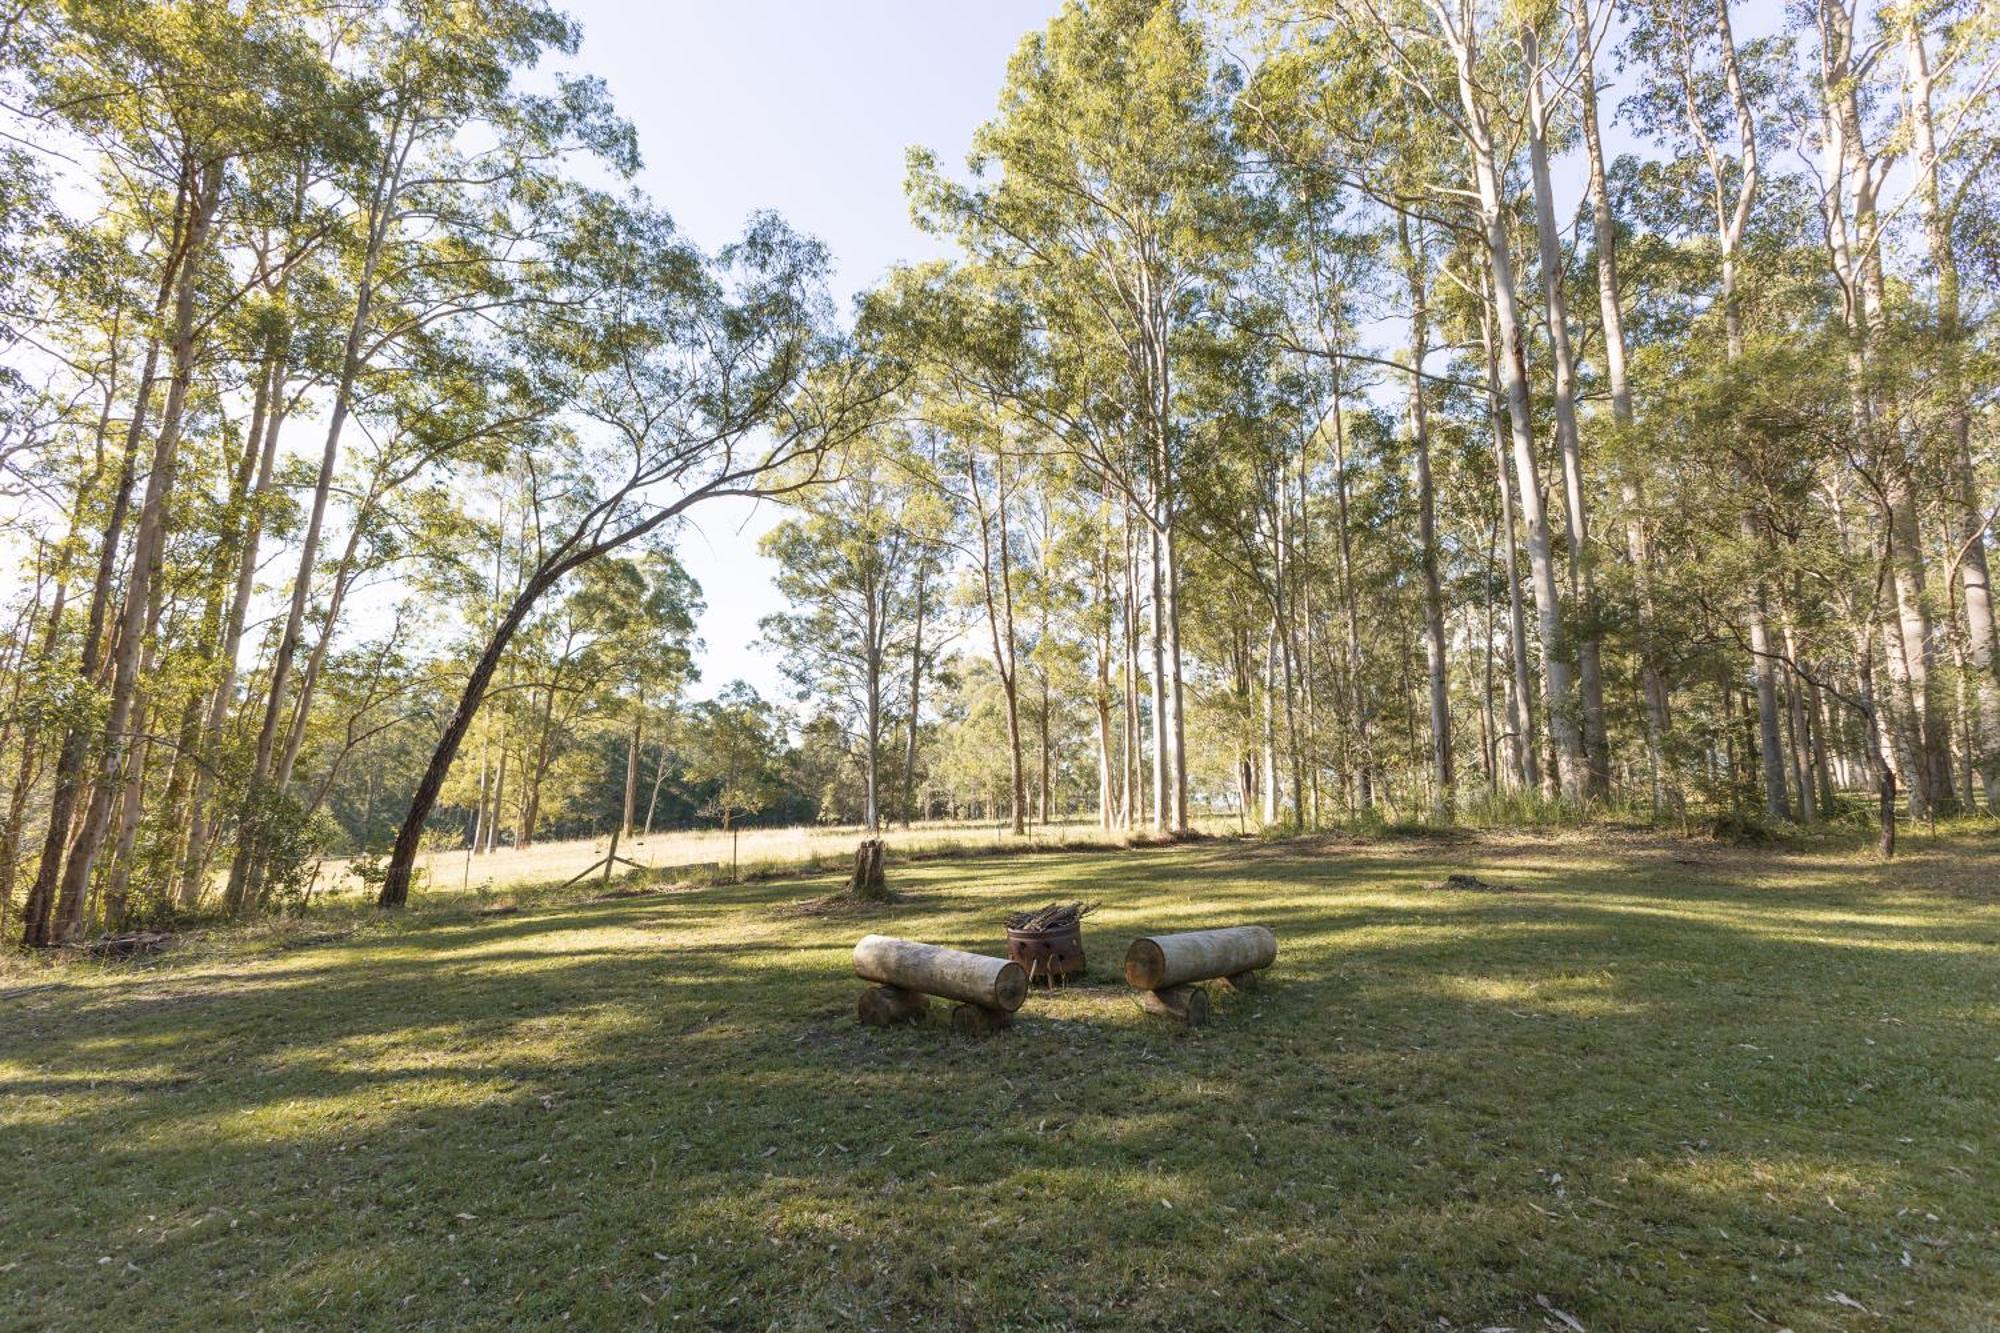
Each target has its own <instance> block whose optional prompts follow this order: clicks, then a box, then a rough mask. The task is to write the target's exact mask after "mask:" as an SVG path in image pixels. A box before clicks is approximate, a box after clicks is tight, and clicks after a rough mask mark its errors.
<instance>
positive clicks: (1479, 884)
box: [1424, 870, 1521, 893]
mask: <svg viewBox="0 0 2000 1333" xmlns="http://www.w3.org/2000/svg"><path fill="white" fill-rule="evenodd" d="M1424 887H1425V888H1427V889H1433V890H1440V891H1446V892H1453V893H1519V892H1520V891H1521V886H1520V885H1519V884H1489V883H1487V882H1486V881H1485V880H1483V879H1481V878H1479V876H1477V875H1469V874H1466V873H1465V872H1464V871H1460V870H1454V871H1452V872H1451V873H1450V874H1449V875H1446V876H1445V877H1444V878H1443V879H1435V880H1432V881H1431V882H1430V883H1428V884H1426V885H1424Z"/></svg>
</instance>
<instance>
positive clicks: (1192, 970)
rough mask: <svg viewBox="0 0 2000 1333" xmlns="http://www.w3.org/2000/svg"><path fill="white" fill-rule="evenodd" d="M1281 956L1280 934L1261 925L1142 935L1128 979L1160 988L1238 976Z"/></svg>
mask: <svg viewBox="0 0 2000 1333" xmlns="http://www.w3.org/2000/svg"><path fill="white" fill-rule="evenodd" d="M1277 959H1278V938H1277V936H1275V935H1273V934H1272V933H1271V932H1270V930H1269V929H1267V928H1266V927H1263V926H1234V927H1231V928H1230V929H1227V930H1192V931H1188V932H1186V933H1185V934H1180V935H1150V936H1141V937H1140V938H1138V939H1136V940H1133V941H1132V947H1131V948H1130V949H1129V950H1127V951H1126V954H1125V980H1126V982H1127V983H1128V984H1129V985H1130V986H1131V987H1132V988H1133V989H1134V990H1144V991H1157V990H1165V989H1167V988H1169V987H1172V986H1183V985H1186V984H1188V983H1190V982H1195V981H1213V980H1215V979H1216V978H1218V977H1230V978H1235V977H1240V976H1242V975H1243V974H1245V973H1247V972H1255V971H1258V970H1260V969H1262V968H1266V967H1269V966H1270V965H1271V964H1272V963H1274V962H1276V961H1277Z"/></svg>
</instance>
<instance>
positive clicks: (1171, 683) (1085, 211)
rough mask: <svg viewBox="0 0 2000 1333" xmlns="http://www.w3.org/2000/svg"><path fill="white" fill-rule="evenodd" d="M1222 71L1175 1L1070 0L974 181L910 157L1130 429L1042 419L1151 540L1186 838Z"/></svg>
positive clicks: (1030, 56)
mask: <svg viewBox="0 0 2000 1333" xmlns="http://www.w3.org/2000/svg"><path fill="white" fill-rule="evenodd" d="M1224 69H1225V67H1224V66H1223V65H1222V64H1221V63H1220V62H1219V61H1218V60H1217V59H1216V53H1215V52H1214V51H1213V49H1212V48H1211V46H1210V44H1209V41H1208V39H1207V36H1206V34H1205V33H1204V31H1203V30H1202V28H1201V26H1200V25H1199V24H1198V23H1197V22H1196V21H1195V19H1194V18H1193V17H1192V16H1191V15H1190V14H1189V13H1187V12H1186V11H1185V10H1184V9H1183V8H1182V6H1181V5H1180V4H1178V3H1172V2H1169V3H1159V2H1157V0H1107V2H1105V3H1098V4H1089V5H1085V4H1081V3H1075V2H1074V0H1072V3H1070V4H1069V5H1067V6H1066V7H1065V8H1064V9H1063V11H1062V12H1061V13H1060V14H1059V15H1057V17H1056V18H1055V19H1054V20H1053V21H1052V22H1051V23H1050V24H1049V25H1048V27H1047V29H1046V30H1045V31H1042V32H1037V33H1032V34H1030V35H1029V36H1028V37H1027V38H1026V39H1025V40H1024V41H1023V42H1022V44H1021V46H1020V48H1019V49H1018V50H1017V51H1016V53H1015V55H1014V57H1013V59H1012V60H1011V61H1010V62H1009V66H1008V75H1007V83H1006V86H1005V87H1004V88H1003V90H1002V95H1001V111H1000V114H999V115H998V116H997V117H996V118H995V119H994V120H992V121H990V122H988V123H987V124H986V125H985V126H983V127H982V128H981V129H980V130H979V132H978V133H977V134H976V135H975V136H974V141H973V150H972V155H971V158H970V166H971V169H972V172H973V179H972V181H971V183H970V184H966V183H961V182H958V181H955V180H952V179H950V178H948V177H947V176H945V175H944V174H943V173H942V172H941V171H940V170H939V168H938V166H937V164H936V162H935V160H934V159H933V158H932V157H931V155H930V154H928V153H926V152H921V151H918V152H913V153H912V155H911V171H910V192H911V195H912V198H913V201H914V203H915V206H916V208H917V211H918V214H919V216H920V218H921V219H922V220H924V221H925V223H926V224H927V225H928V226H930V227H932V228H933V229H936V230H939V231H944V232H948V233H950V234H952V235H953V236H955V237H956V238H957V239H958V240H959V242H960V243H961V244H962V245H963V246H964V247H965V248H966V249H967V250H968V252H970V254H971V255H972V256H973V257H975V258H976V259H978V260H980V261H982V262H985V263H989V264H992V265H993V266H995V267H997V268H999V269H1001V270H1003V271H1005V272H1006V273H1007V274H1008V278H1009V281H1010V282H1012V283H1014V284H1016V285H1017V286H1018V289H1019V291H1020V294H1021V296H1022V299H1024V300H1025V301H1026V302H1027V303H1028V304H1029V305H1030V306H1031V307H1032V309H1033V311H1034V320H1035V324H1036V328H1037V333H1038V336H1039V337H1040V338H1041V339H1043V340H1045V342H1046V344H1047V351H1048V355H1049V356H1050V357H1051V358H1052V359H1053V361H1054V362H1055V363H1056V364H1057V365H1058V366H1068V367H1072V368H1083V367H1087V369H1086V370H1085V373H1086V375H1087V377H1088V378H1089V379H1091V380H1092V381H1093V382H1094V384H1095V385H1096V386H1097V389H1098V391H1099V392H1103V391H1105V390H1110V391H1111V392H1112V393H1113V395H1114V397H1115V402H1116V407H1115V408H1113V407H1111V406H1109V405H1106V406H1101V407H1096V408H1092V409H1086V410H1090V411H1095V412H1096V413H1098V414H1099V416H1100V417H1101V418H1102V419H1103V420H1106V421H1108V420H1110V419H1111V418H1112V417H1113V416H1117V417H1122V418H1123V421H1122V426H1123V428H1122V429H1120V430H1118V431H1116V432H1115V433H1107V432H1105V431H1103V430H1090V431H1087V432H1081V433H1079V432H1077V431H1075V430H1074V429H1066V427H1072V426H1073V425H1074V423H1075V417H1074V416H1073V415H1069V414H1065V416H1067V419H1062V418H1058V417H1054V416H1050V415H1044V414H1042V413H1035V414H1034V415H1033V416H1031V420H1032V421H1033V424H1034V426H1035V427H1036V429H1037V430H1038V431H1039V432H1040V433H1041V434H1043V435H1044V436H1045V437H1046V438H1047V439H1048V440H1049V441H1050V442H1051V443H1053V444H1054V445H1055V446H1056V447H1059V448H1064V449H1067V450H1071V451H1074V452H1077V453H1079V454H1081V455H1082V456H1084V457H1086V458H1087V460H1088V461H1089V462H1090V464H1091V465H1092V466H1093V467H1094V468H1096V469H1097V470H1098V471H1099V472H1100V473H1101V475H1103V476H1104V477H1105V478H1106V479H1108V480H1110V481H1111V482H1112V483H1113V484H1114V485H1115V486H1116V487H1117V488H1118V489H1119V490H1120V491H1121V492H1123V493H1125V494H1126V495H1128V496H1129V497H1130V498H1131V499H1132V500H1133V501H1134V504H1135V507H1136V508H1137V510H1138V511H1139V512H1140V513H1141V514H1143V516H1144V518H1145V521H1146V524H1147V527H1148V529H1149V532H1150V536H1151V542H1150V545H1151V547H1152V550H1153V552H1154V560H1153V564H1154V569H1153V571H1152V575H1151V581H1152V585H1153V605H1154V608H1155V610H1154V617H1155V626H1154V637H1155V640H1156V642H1157V644H1158V645H1159V647H1158V653H1159V657H1160V661H1159V664H1158V669H1157V671H1156V675H1157V676H1158V677H1159V678H1160V679H1161V680H1162V682H1163V695H1162V699H1161V703H1162V705H1163V712H1164V716H1163V718H1162V720H1161V724H1160V727H1159V737H1160V741H1161V744H1160V752H1161V770H1162V773H1163V778H1164V780H1163V782H1162V784H1161V785H1162V787H1163V788H1164V790H1163V791H1162V792H1161V793H1160V796H1161V798H1162V799H1161V800H1160V801H1159V802H1158V803H1157V804H1158V808H1159V817H1160V819H1161V824H1162V827H1164V828H1169V829H1173V830H1181V829H1185V828H1186V827H1187V801H1188V780H1187V766H1186V762H1185V756H1184V754H1183V749H1184V743H1185V725H1184V721H1183V716H1182V714H1183V703H1184V697H1183V696H1184V691H1183V667H1182V661H1181V650H1180V615H1181V610H1180V605H1179V600H1178V584H1179V578H1180V553H1179V550H1178V548H1177V545H1176V538H1177V518H1178V515H1179V512H1180V509H1181V507H1182V498H1181V496H1180V493H1179V483H1178V475H1177V474H1178V470H1179V467H1180V459H1181V453H1182V450H1183V448H1184V446H1185V436H1186V428H1185V422H1184V421H1183V420H1182V418H1181V411H1180V407H1179V405H1178V403H1177V399H1176V386H1175V376H1176V363H1177V360H1178V357H1179V353H1180V348H1181V344H1182V343H1183V341H1184V340H1185V338H1186V336H1187V334H1188V332H1189V330H1190V329H1192V328H1194V327H1197V326H1198V325H1199V324H1200V323H1201V322H1202V321H1203V320H1204V319H1212V318H1213V317H1214V313H1215V309H1216V306H1217V303H1218V288H1219V286H1220V284H1221V282H1222V279H1223V278H1224V276H1225V274H1226V272H1227V270H1228V269H1229V267H1230V266H1231V265H1232V263H1233V262H1234V261H1235V258H1236V256H1237V254H1238V253H1239V250H1240V247H1241V245H1242V242H1243V229H1242V227H1241V225H1240V221H1241V207H1240V201H1241V196H1240V193H1239V192H1238V191H1237V190H1236V189H1235V188H1234V186H1235V154H1234V150H1233V147H1232V143H1231V138H1230V132H1229V120H1228V113H1229V99H1230V96H1231V94H1232V92H1233V87H1232V82H1231V79H1230V77H1229V76H1228V75H1227V74H1226V73H1225V72H1224ZM1113 386H1115V387H1113ZM1071 399H1072V405H1074V403H1075V396H1074V395H1071ZM1043 406H1044V407H1046V406H1047V403H1046V400H1045V401H1044V403H1043Z"/></svg>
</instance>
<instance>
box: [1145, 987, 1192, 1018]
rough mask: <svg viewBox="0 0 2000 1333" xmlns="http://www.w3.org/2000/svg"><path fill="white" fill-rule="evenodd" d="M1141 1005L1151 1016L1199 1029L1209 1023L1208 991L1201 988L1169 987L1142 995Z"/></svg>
mask: <svg viewBox="0 0 2000 1333" xmlns="http://www.w3.org/2000/svg"><path fill="white" fill-rule="evenodd" d="M1139 1003H1140V1004H1141V1005H1143V1006H1144V1007H1145V1010H1146V1012H1147V1013H1149V1014H1158V1015H1159V1016H1160V1017H1162V1018H1171V1019H1173V1020H1174V1021H1175V1022H1177V1023H1185V1024H1187V1025H1188V1026H1189V1027H1191V1028H1198V1027H1200V1026H1201V1025H1202V1024H1204V1023H1206V1022H1207V1021H1208V991H1207V990H1206V989H1204V988H1203V987H1200V986H1168V987H1166V988H1164V989H1162V990H1149V991H1145V992H1143V993H1141V995H1140V997H1139Z"/></svg>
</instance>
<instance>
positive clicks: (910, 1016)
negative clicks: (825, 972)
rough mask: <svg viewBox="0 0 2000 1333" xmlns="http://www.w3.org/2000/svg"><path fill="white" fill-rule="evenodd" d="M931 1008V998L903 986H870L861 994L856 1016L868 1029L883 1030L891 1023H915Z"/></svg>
mask: <svg viewBox="0 0 2000 1333" xmlns="http://www.w3.org/2000/svg"><path fill="white" fill-rule="evenodd" d="M929 1007H930V997H928V996H926V995H925V994H924V993H923V992H922V991H913V990H904V989H903V988H902V987H901V986H870V987H869V988H868V989H867V990H865V991H862V992H861V999H860V1000H859V1001H858V1002H856V1004H855V1007H854V1016H855V1017H856V1018H858V1019H860V1020H861V1022H862V1023H864V1024H865V1025H867V1026H868V1027H871V1028H883V1027H888V1026H889V1025H890V1024H891V1023H914V1022H916V1021H917V1020H918V1019H920V1018H922V1017H923V1016H924V1011H925V1010H926V1009H927V1008H929Z"/></svg>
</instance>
